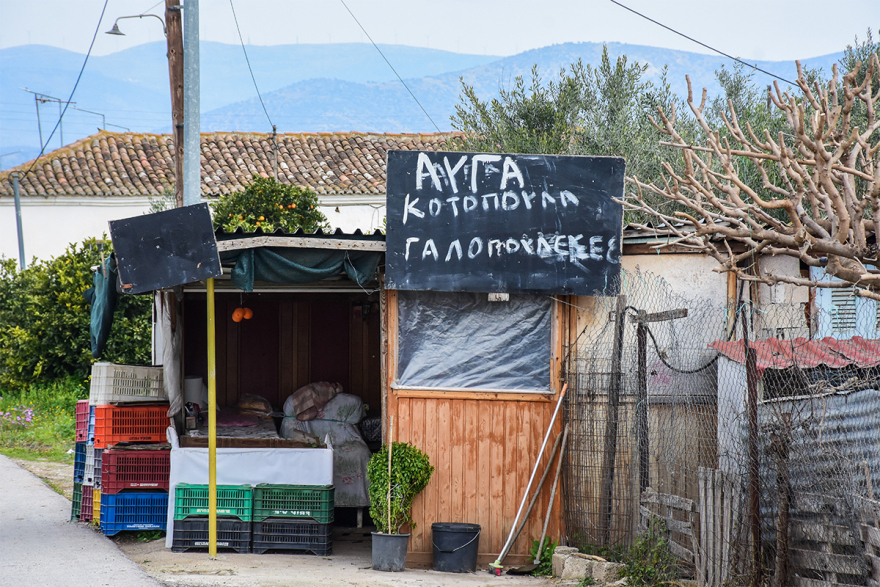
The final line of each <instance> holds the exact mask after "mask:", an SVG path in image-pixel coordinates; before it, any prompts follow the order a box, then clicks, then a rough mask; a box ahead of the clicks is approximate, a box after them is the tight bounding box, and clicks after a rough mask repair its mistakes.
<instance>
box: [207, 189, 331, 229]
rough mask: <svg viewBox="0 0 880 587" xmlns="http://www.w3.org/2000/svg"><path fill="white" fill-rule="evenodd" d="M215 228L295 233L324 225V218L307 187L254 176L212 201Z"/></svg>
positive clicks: (325, 225) (313, 195) (315, 199)
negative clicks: (259, 229)
mask: <svg viewBox="0 0 880 587" xmlns="http://www.w3.org/2000/svg"><path fill="white" fill-rule="evenodd" d="M211 207H212V210H213V212H214V228H220V227H222V228H223V229H224V230H225V231H227V232H232V231H234V230H235V229H237V228H241V229H242V230H244V231H245V232H253V231H254V230H256V229H257V228H261V229H263V231H264V232H272V231H273V230H275V229H277V228H280V229H282V230H285V231H287V232H294V231H296V229H298V228H302V229H303V230H304V231H305V232H314V231H315V230H317V229H318V228H326V227H327V226H328V225H327V218H326V217H325V216H324V215H323V214H322V213H321V212H320V210H318V196H317V194H315V192H313V191H312V190H310V189H309V188H307V187H300V186H294V185H287V184H283V183H279V182H277V181H275V180H274V179H272V178H266V177H260V176H259V175H254V176H253V178H252V180H251V183H250V184H248V186H247V187H245V189H244V190H242V191H240V192H235V193H233V194H228V195H224V196H220V197H219V198H217V200H216V201H215V202H214V203H213V204H212V206H211Z"/></svg>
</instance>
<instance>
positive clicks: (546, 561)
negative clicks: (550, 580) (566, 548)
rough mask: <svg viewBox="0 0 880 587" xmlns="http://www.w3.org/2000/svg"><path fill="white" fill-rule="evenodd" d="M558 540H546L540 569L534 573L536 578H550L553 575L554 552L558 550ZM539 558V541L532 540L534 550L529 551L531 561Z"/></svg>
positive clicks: (539, 563)
mask: <svg viewBox="0 0 880 587" xmlns="http://www.w3.org/2000/svg"><path fill="white" fill-rule="evenodd" d="M557 544H559V542H558V541H556V540H550V539H549V538H544V548H543V549H542V550H541V559H540V560H539V561H538V567H537V568H536V569H535V570H534V571H532V574H533V575H535V576H536V577H549V576H550V575H552V574H553V551H555V550H556V545H557ZM537 557H538V541H537V540H532V548H531V549H530V550H529V560H531V561H534V560H535V559H536V558H537Z"/></svg>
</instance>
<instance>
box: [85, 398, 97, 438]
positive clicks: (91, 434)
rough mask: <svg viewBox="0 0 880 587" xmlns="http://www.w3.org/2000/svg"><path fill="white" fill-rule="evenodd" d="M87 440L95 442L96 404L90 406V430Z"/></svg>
mask: <svg viewBox="0 0 880 587" xmlns="http://www.w3.org/2000/svg"><path fill="white" fill-rule="evenodd" d="M86 441H87V442H88V443H89V444H95V406H89V431H88V432H87V433H86Z"/></svg>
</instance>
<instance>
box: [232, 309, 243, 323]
mask: <svg viewBox="0 0 880 587" xmlns="http://www.w3.org/2000/svg"><path fill="white" fill-rule="evenodd" d="M242 318H244V309H243V308H236V309H235V311H234V312H232V321H233V322H241V320H242Z"/></svg>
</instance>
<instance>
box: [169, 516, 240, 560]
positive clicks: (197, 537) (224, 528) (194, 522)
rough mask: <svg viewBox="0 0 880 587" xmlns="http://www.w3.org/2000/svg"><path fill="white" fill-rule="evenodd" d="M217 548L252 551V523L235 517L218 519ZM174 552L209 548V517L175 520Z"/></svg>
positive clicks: (172, 547) (172, 546)
mask: <svg viewBox="0 0 880 587" xmlns="http://www.w3.org/2000/svg"><path fill="white" fill-rule="evenodd" d="M217 548H218V549H221V548H229V549H232V550H234V551H235V552H238V553H241V554H247V553H249V552H250V551H251V523H250V522H242V521H241V520H238V519H235V518H226V519H223V518H220V519H218V520H217ZM171 550H172V552H186V551H187V550H208V519H207V518H189V519H187V520H174V540H173V542H172V545H171Z"/></svg>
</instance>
